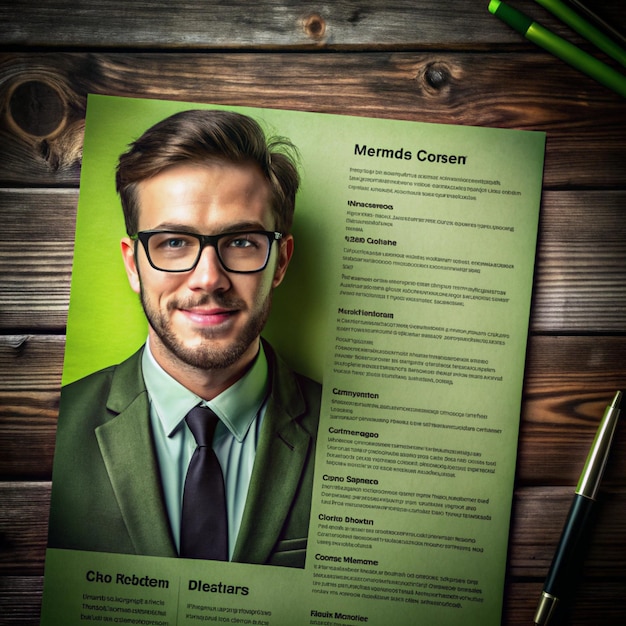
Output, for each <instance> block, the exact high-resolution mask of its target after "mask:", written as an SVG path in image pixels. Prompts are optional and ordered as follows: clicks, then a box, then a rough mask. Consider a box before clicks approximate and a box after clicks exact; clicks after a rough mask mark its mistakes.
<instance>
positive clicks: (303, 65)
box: [0, 52, 626, 188]
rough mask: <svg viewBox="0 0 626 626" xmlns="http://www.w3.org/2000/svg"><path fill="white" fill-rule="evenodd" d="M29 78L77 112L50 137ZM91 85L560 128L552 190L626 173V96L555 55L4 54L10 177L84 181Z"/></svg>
mask: <svg viewBox="0 0 626 626" xmlns="http://www.w3.org/2000/svg"><path fill="white" fill-rule="evenodd" d="M528 76H532V77H533V79H532V80H529V79H528ZM24 81H28V82H37V81H39V82H43V83H45V84H48V85H52V86H53V87H54V89H55V90H57V91H58V94H59V95H58V98H59V100H61V101H62V104H63V106H64V107H65V109H66V114H65V117H64V121H63V123H62V124H61V125H60V126H59V127H58V128H57V129H56V130H54V131H53V132H51V133H50V134H49V135H47V136H34V135H32V134H30V133H27V132H25V131H24V130H23V129H22V128H21V127H19V126H18V125H17V123H16V122H15V120H14V119H13V116H12V115H11V112H10V111H11V107H10V104H11V101H12V98H13V94H14V93H15V90H16V89H17V88H18V87H19V85H21V84H23V82H24ZM303 81H304V82H303ZM33 91H35V93H36V92H37V91H36V90H35V89H33ZM41 91H44V90H41ZM46 93H48V96H50V94H49V92H46ZM88 93H100V94H109V95H117V96H128V97H145V98H160V99H170V100H179V101H189V102H208V103H215V104H233V105H245V106H257V107H273V108H290V109H297V110H307V111H317V112H323V113H334V114H346V115H356V116H370V117H379V118H397V119H405V120H412V121H422V122H435V123H453V124H466V125H467V124H471V125H475V126H493V127H504V128H518V129H527V130H538V131H549V132H548V141H547V149H546V164H545V178H544V184H545V186H546V188H554V187H558V188H563V187H567V186H571V185H572V184H574V183H575V185H576V187H577V188H581V187H582V188H584V187H587V188H604V187H609V188H619V187H620V185H621V184H622V183H623V180H624V173H625V166H624V161H623V159H622V156H623V151H624V149H625V146H626V131H625V130H624V125H623V119H624V112H625V108H624V103H623V100H622V99H620V97H619V96H617V95H616V94H613V93H612V92H610V91H609V90H607V89H604V88H600V87H599V86H598V85H597V83H595V82H594V81H593V80H592V79H590V78H587V77H585V76H582V75H580V74H579V73H578V72H576V71H575V70H573V69H571V68H569V67H567V66H565V65H558V64H555V62H554V60H553V58H552V57H550V56H549V55H546V54H538V53H510V54H500V55H494V54H487V53H484V54H483V53H472V54H469V53H457V52H433V53H417V54H415V53H391V52H385V53H380V52H367V53H345V54H317V55H313V54H304V53H289V54H284V55H283V54H269V53H238V54H222V53H216V54H199V55H194V56H193V62H192V63H191V62H190V59H189V57H188V56H186V55H185V54H181V53H172V54H160V53H151V54H148V53H137V54H116V53H111V54H91V53H90V54H84V53H62V54H59V53H53V54H45V53H43V54H40V53H38V54H4V55H0V102H2V103H4V106H3V110H4V115H3V116H2V117H1V118H0V181H4V182H5V183H6V184H16V185H17V184H19V185H29V184H32V183H33V181H37V184H38V185H51V186H58V185H76V184H77V183H78V176H79V171H80V170H79V165H80V156H81V146H82V132H83V120H84V111H85V106H86V97H87V94H88ZM552 93H554V94H559V103H558V106H555V105H554V102H553V100H552V99H551V97H550V95H551V94H552ZM33 108H34V109H35V110H36V109H37V108H40V107H38V105H37V104H36V103H33ZM32 125H33V124H31V126H32ZM590 164H593V167H591V166H590Z"/></svg>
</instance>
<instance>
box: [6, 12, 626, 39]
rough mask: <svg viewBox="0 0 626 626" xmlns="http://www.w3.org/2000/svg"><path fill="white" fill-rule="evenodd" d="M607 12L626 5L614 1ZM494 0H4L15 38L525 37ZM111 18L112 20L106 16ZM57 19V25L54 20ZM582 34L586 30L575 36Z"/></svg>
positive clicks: (544, 17)
mask: <svg viewBox="0 0 626 626" xmlns="http://www.w3.org/2000/svg"><path fill="white" fill-rule="evenodd" d="M605 4H606V5H607V6H605V7H603V15H604V17H605V18H606V19H611V18H612V17H614V16H615V15H616V14H617V13H618V11H619V6H618V2H617V1H616V0H610V1H608V2H606V3H605ZM487 5H488V2H465V3H464V4H463V5H462V10H459V4H458V3H454V2H447V3H438V2H432V3H429V2H423V1H422V2H415V1H412V0H396V1H395V2H392V3H390V2H381V1H380V0H364V1H361V2H358V3H356V2H352V1H350V0H339V1H335V2H330V3H324V4H318V3H314V2H301V1H297V0H263V1H261V2H255V3H254V5H251V4H250V3H249V2H246V0H230V1H229V2H228V3H224V2H219V0H208V1H207V0H184V1H179V2H176V3H169V2H133V3H128V2H125V1H124V0H107V2H98V1H97V0H75V1H73V2H71V1H68V0H46V2H43V3H39V4H34V3H32V2H29V0H16V1H14V2H9V1H8V0H3V1H2V2H1V3H0V21H1V22H2V23H4V24H8V25H9V28H7V29H5V31H4V32H3V34H2V38H1V39H0V41H2V42H3V43H5V44H10V45H20V46H23V45H31V46H65V47H67V46H73V47H76V46H79V47H111V46H116V47H125V48H128V47H131V46H132V47H136V48H166V49H179V48H185V49H202V50H206V49H214V48H247V47H253V48H256V47H270V48H276V47H280V48H281V49H284V48H288V49H289V48H303V47H305V48H306V47H322V46H323V47H332V48H340V49H342V48H345V47H372V46H373V47H377V48H381V47H393V48H401V47H408V46H411V47H433V46H437V47H439V46H442V45H443V46H445V47H454V46H461V45H462V46H464V47H472V46H481V45H482V46H484V45H487V44H493V43H494V42H502V43H510V44H513V43H518V42H519V37H518V36H516V35H515V33H513V32H512V31H510V30H509V29H505V28H502V27H501V26H500V25H499V23H498V22H497V21H496V19H495V18H493V17H491V16H490V15H489V13H488V11H487ZM517 5H518V6H519V7H520V8H521V9H525V10H529V11H530V10H531V9H534V12H535V15H536V16H537V17H538V18H539V17H540V18H541V19H542V21H543V22H544V23H546V24H547V25H549V26H551V27H552V28H555V30H558V31H559V32H565V29H564V28H563V26H561V25H559V24H558V23H557V22H556V21H555V20H554V19H553V18H552V17H551V16H550V15H549V14H548V13H547V12H545V11H542V10H539V11H537V10H536V7H533V5H532V3H531V2H530V1H529V0H518V2H517ZM103 24H106V29H103V28H102V25H103ZM51 25H54V27H55V28H54V30H52V29H51V28H50V26H51ZM576 39H578V38H576Z"/></svg>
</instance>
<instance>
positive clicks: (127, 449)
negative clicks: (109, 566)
mask: <svg viewBox="0 0 626 626" xmlns="http://www.w3.org/2000/svg"><path fill="white" fill-rule="evenodd" d="M107 408H108V409H109V410H110V411H111V412H113V413H114V414H117V415H116V416H115V417H113V418H112V419H110V420H109V421H108V422H106V423H105V424H103V425H102V426H100V427H98V428H97V429H96V437H97V440H98V445H99V446H100V452H101V454H102V458H103V460H104V464H105V467H106V470H107V472H108V475H109V479H110V481H111V485H112V487H113V491H114V493H115V497H116V499H117V503H118V505H119V508H120V512H121V515H122V518H123V519H124V523H125V524H126V528H127V530H128V534H129V536H130V538H131V541H132V543H133V545H134V547H135V550H136V552H137V553H138V554H145V555H152V556H172V557H173V556H176V552H175V548H174V544H173V542H172V539H171V533H170V528H169V523H168V519H167V513H166V511H165V506H164V504H163V498H162V495H161V486H160V478H159V468H158V464H157V461H156V456H155V453H154V447H153V443H152V435H151V432H150V422H149V411H150V406H149V401H148V394H147V392H146V390H145V386H144V382H143V376H142V374H141V351H140V352H139V353H137V354H136V355H134V356H133V357H131V358H130V359H129V360H128V361H126V362H125V363H123V364H121V365H120V366H119V367H118V368H117V370H116V372H115V375H114V377H113V381H112V384H111V391H110V394H109V400H108V404H107Z"/></svg>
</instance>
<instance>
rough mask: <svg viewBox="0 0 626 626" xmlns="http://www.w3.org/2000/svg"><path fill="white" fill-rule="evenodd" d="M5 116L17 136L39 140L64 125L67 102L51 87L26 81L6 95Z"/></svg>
mask: <svg viewBox="0 0 626 626" xmlns="http://www.w3.org/2000/svg"><path fill="white" fill-rule="evenodd" d="M8 115H9V117H10V121H11V122H12V123H13V125H14V126H15V127H16V129H17V130H18V131H20V132H21V133H25V134H26V135H29V136H30V137H36V138H39V139H41V138H46V137H51V136H53V135H56V134H58V133H60V132H61V131H62V130H63V128H64V126H65V123H66V117H67V103H66V101H65V98H64V97H63V95H62V94H61V92H60V91H59V90H58V89H57V88H56V87H55V86H54V85H51V84H49V83H47V82H44V81H41V80H29V81H25V82H23V83H19V84H18V85H16V86H15V87H14V88H13V90H12V92H11V93H10V95H9V106H8Z"/></svg>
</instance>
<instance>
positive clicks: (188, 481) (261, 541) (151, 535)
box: [49, 108, 321, 568]
mask: <svg viewBox="0 0 626 626" xmlns="http://www.w3.org/2000/svg"><path fill="white" fill-rule="evenodd" d="M126 148H127V149H126V150H125V151H123V152H122V153H121V154H119V158H118V161H117V164H116V166H115V171H111V172H110V176H111V180H112V181H114V184H115V190H116V194H117V197H118V198H119V205H121V208H118V210H119V212H120V213H121V214H123V221H124V225H125V231H126V233H125V235H124V234H122V236H120V237H118V242H119V243H118V251H117V252H116V254H118V255H120V253H121V261H122V263H123V268H124V270H125V275H126V278H127V285H126V289H127V290H128V288H129V287H130V290H132V292H134V293H133V294H132V295H133V298H135V299H137V300H139V301H140V302H141V309H142V312H143V315H144V316H145V321H146V323H147V326H146V328H147V336H144V341H143V343H142V345H141V346H140V347H139V349H136V347H135V346H134V345H132V344H130V342H129V345H131V348H130V349H129V350H128V353H127V355H125V357H124V358H123V359H120V362H116V363H115V364H111V365H110V366H108V367H104V368H100V369H99V370H98V371H96V372H95V373H91V374H89V375H86V376H82V377H81V378H79V379H78V380H74V381H72V382H71V383H70V384H67V385H65V386H64V387H63V390H62V396H61V406H60V413H59V424H58V432H57V447H56V453H55V464H54V473H53V487H52V502H51V514H50V533H49V547H50V548H63V549H71V550H85V551H98V552H112V553H123V554H137V555H146V556H161V557H181V558H189V559H208V560H219V561H233V562H242V563H253V564H269V565H278V566H288V567H299V568H302V567H304V564H305V556H306V546H307V534H308V529H309V517H310V510H311V491H312V485H313V473H314V463H315V451H316V436H317V429H318V420H319V412H320V396H321V385H320V384H319V382H316V381H314V380H313V379H312V378H310V377H308V376H305V375H303V374H300V373H298V372H297V371H295V370H294V369H293V368H292V367H291V366H290V365H288V364H287V363H286V361H285V360H284V359H283V357H282V356H281V355H280V354H279V353H278V351H277V350H276V349H275V347H273V345H272V344H271V343H270V341H268V340H266V339H265V338H263V337H261V334H262V332H263V331H264V329H265V327H266V323H267V322H268V318H269V316H270V312H271V308H272V297H273V293H274V290H275V289H277V288H278V287H279V286H280V285H281V283H282V282H283V280H284V278H285V276H286V274H287V273H288V271H289V266H290V261H291V260H292V255H293V252H294V246H295V242H294V236H293V233H292V224H293V218H294V208H295V202H296V194H297V192H298V189H299V185H300V174H299V170H298V159H297V151H296V149H295V147H294V146H293V145H292V144H291V143H290V141H289V140H287V139H284V138H273V137H271V136H266V133H265V131H264V130H263V129H262V127H261V125H260V124H259V123H258V122H257V121H255V120H254V119H253V118H252V117H250V116H248V115H244V114H241V113H238V112H234V111H230V110H220V109H201V108H198V109H186V110H181V111H178V112H176V113H174V114H171V115H168V116H167V117H165V118H164V119H161V120H160V121H158V122H157V123H156V124H153V125H152V126H150V127H149V128H147V130H145V131H143V132H142V134H140V135H138V136H136V137H135V138H132V139H129V142H127V144H126ZM105 174H108V173H105ZM103 175H104V174H103ZM81 186H82V181H81ZM81 193H82V189H81ZM119 205H118V206H119ZM92 254H94V255H95V254H97V250H93V251H92ZM106 295H107V298H108V299H109V301H110V302H111V304H112V306H114V303H115V302H116V298H117V294H116V293H115V292H108V293H107V294H106ZM87 323H89V322H87ZM91 324H92V330H91V331H90V332H92V333H93V334H94V335H98V334H99V333H101V332H102V331H101V329H100V328H99V326H98V320H97V319H96V318H94V319H93V320H91ZM125 332H126V328H125V326H124V323H123V322H122V323H121V324H119V327H118V328H117V330H116V332H115V335H118V334H119V336H120V337H118V338H117V341H118V342H119V341H120V340H121V341H122V342H123V336H124V333H125ZM120 338H121V339H120ZM100 339H101V340H104V341H106V337H104V338H100Z"/></svg>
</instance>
